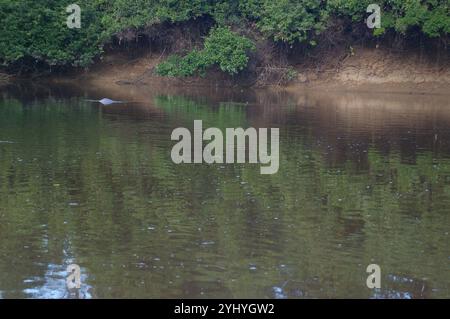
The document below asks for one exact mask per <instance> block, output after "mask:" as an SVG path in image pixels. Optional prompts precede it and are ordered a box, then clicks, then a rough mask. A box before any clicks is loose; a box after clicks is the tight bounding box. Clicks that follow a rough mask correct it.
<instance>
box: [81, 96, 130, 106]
mask: <svg viewBox="0 0 450 319" xmlns="http://www.w3.org/2000/svg"><path fill="white" fill-rule="evenodd" d="M86 101H88V102H98V103H100V104H103V105H111V104H120V103H126V102H124V101H114V100H111V99H108V98H103V99H101V100H86Z"/></svg>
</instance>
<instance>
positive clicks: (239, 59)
mask: <svg viewBox="0 0 450 319" xmlns="http://www.w3.org/2000/svg"><path fill="white" fill-rule="evenodd" d="M254 49H255V45H254V44H253V43H252V42H251V41H250V40H249V39H247V38H246V37H243V36H240V35H238V34H236V33H234V32H232V31H231V30H230V29H229V28H227V27H218V28H215V29H212V30H211V32H210V34H209V36H208V37H207V38H206V39H205V48H204V49H203V50H202V51H197V50H194V51H191V52H190V53H189V54H187V55H186V56H184V57H179V56H176V55H172V56H171V57H169V58H168V59H167V60H166V61H165V62H163V63H161V64H159V65H158V67H157V68H156V73H157V74H159V75H163V76H172V77H186V76H192V75H196V74H199V75H204V74H205V71H206V69H207V68H208V67H210V66H212V65H214V64H215V65H218V66H219V68H220V69H221V70H222V71H224V72H226V73H229V74H236V73H238V72H239V71H242V70H243V69H244V68H245V67H246V66H247V63H248V59H249V58H248V55H247V53H248V52H249V51H252V50H254Z"/></svg>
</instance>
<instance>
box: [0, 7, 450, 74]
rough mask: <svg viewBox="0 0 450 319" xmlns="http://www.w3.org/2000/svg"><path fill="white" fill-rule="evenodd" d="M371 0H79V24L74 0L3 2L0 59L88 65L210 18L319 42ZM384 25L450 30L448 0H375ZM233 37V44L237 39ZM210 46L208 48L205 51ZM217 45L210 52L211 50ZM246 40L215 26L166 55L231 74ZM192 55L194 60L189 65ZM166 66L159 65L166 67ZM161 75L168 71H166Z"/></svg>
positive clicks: (290, 39)
mask: <svg viewBox="0 0 450 319" xmlns="http://www.w3.org/2000/svg"><path fill="white" fill-rule="evenodd" d="M372 2H373V1H372V0H277V1H273V0H228V1H227V0H215V1H214V0H185V1H178V0H115V1H109V0H78V1H77V4H78V5H79V6H80V7H81V8H82V28H81V29H69V28H68V27H67V26H66V20H67V16H68V13H66V10H65V9H66V7H67V5H69V4H71V3H73V1H71V0H40V1H35V0H15V1H11V0H0V23H1V25H2V32H1V33H0V63H1V64H3V65H10V64H12V63H16V62H20V61H24V60H26V61H30V60H31V61H33V60H34V61H40V62H45V63H47V64H48V65H74V66H87V65H89V64H90V63H92V61H93V58H94V57H96V56H98V55H100V54H101V53H102V51H103V46H104V45H105V44H106V43H107V42H108V41H110V40H111V38H112V37H113V36H114V35H115V34H117V33H119V32H123V31H126V30H129V29H134V30H139V29H143V28H145V27H148V26H150V25H154V24H160V23H163V22H166V23H178V22H184V21H189V20H193V19H197V18H199V17H202V16H209V17H211V18H212V19H213V20H214V21H215V22H216V24H217V26H220V27H226V26H227V25H233V26H235V27H241V28H242V27H245V26H247V25H249V24H251V25H253V26H256V28H258V29H259V31H261V32H262V34H263V35H264V36H266V37H267V38H270V39H273V40H275V41H279V42H284V43H288V44H293V43H296V42H302V43H309V44H314V43H317V41H318V39H317V37H316V36H317V34H319V33H321V32H323V31H325V30H326V29H327V27H330V23H329V21H331V19H334V18H341V19H342V18H343V19H344V20H345V21H351V22H350V23H352V24H353V26H356V27H361V28H362V27H365V26H364V23H363V22H364V19H365V18H366V17H367V16H368V13H367V12H366V8H367V6H368V4H370V3H372ZM378 4H379V5H380V7H381V8H382V18H381V23H382V28H381V29H374V30H373V34H374V35H375V36H382V35H383V34H384V32H385V31H387V30H391V31H393V32H398V33H400V34H408V33H410V32H421V33H423V34H424V35H426V36H428V37H446V36H448V34H449V33H450V14H449V2H448V0H380V1H378ZM235 40H237V42H234V41H235ZM208 47H210V49H208ZM213 49H214V50H213ZM249 49H250V44H249V42H248V41H245V40H243V39H241V38H238V37H236V36H234V35H233V34H232V33H230V32H227V31H226V29H215V31H214V32H213V33H212V34H211V35H210V37H209V38H208V39H207V43H205V50H204V51H205V52H203V51H202V52H192V53H191V54H190V55H188V56H187V57H185V58H182V59H178V60H177V61H175V60H171V61H172V62H176V63H171V64H174V65H177V64H179V65H180V66H181V67H182V68H183V69H184V70H183V71H180V73H182V74H191V73H195V72H202V71H203V69H204V68H205V67H207V66H208V65H210V64H217V65H218V66H219V67H220V68H221V69H222V70H223V71H225V72H228V73H231V74H235V73H237V72H239V71H240V70H242V69H243V67H245V65H246V64H247V62H248V57H247V55H246V54H243V52H244V51H248V50H249ZM188 61H190V62H192V63H193V64H194V65H193V66H187V65H186V64H187V62H188ZM168 66H169V64H166V65H163V66H162V67H161V68H162V69H166V70H167V67H168ZM166 73H171V72H169V71H166Z"/></svg>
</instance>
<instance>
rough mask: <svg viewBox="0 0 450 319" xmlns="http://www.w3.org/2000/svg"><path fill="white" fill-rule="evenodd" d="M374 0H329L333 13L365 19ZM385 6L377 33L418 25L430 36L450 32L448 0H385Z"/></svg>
mask: <svg viewBox="0 0 450 319" xmlns="http://www.w3.org/2000/svg"><path fill="white" fill-rule="evenodd" d="M372 2H373V1H372V0H328V7H329V11H330V13H332V14H334V15H337V16H344V17H346V16H347V17H351V18H352V20H353V21H363V19H364V17H366V16H367V13H366V8H367V6H368V5H369V4H370V3H372ZM377 3H378V4H379V5H380V7H381V11H382V12H381V25H382V28H381V30H377V29H374V34H375V35H380V34H381V33H383V32H384V31H385V30H388V29H392V30H394V31H396V32H399V33H401V34H406V33H407V32H409V31H410V30H412V29H414V28H418V29H419V30H420V31H421V32H423V33H424V34H425V35H427V36H429V37H439V36H443V35H446V34H447V35H448V34H449V33H450V11H449V10H450V7H449V1H448V0H383V1H378V2H377Z"/></svg>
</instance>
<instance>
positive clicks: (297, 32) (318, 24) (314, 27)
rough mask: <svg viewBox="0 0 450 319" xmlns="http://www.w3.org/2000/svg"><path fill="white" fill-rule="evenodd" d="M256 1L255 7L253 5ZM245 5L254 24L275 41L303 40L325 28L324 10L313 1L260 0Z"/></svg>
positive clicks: (318, 2) (323, 7)
mask: <svg viewBox="0 0 450 319" xmlns="http://www.w3.org/2000/svg"><path fill="white" fill-rule="evenodd" d="M258 4H259V8H258V9H259V10H258V9H256V7H255V6H257V5H258ZM258 4H257V2H253V3H251V4H249V5H248V6H247V8H249V9H250V8H251V9H253V10H255V9H256V11H255V12H256V13H252V14H251V16H253V17H255V18H256V19H257V26H258V27H259V28H260V29H261V31H262V32H264V33H265V34H267V35H268V36H269V37H272V38H273V39H274V40H276V41H282V42H288V43H293V42H295V41H306V40H309V39H310V38H312V37H314V35H315V34H318V33H320V32H321V31H323V30H324V29H325V26H326V21H327V18H328V13H327V10H326V7H325V5H324V2H322V1H317V0H278V1H271V0H264V1H260V2H258Z"/></svg>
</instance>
